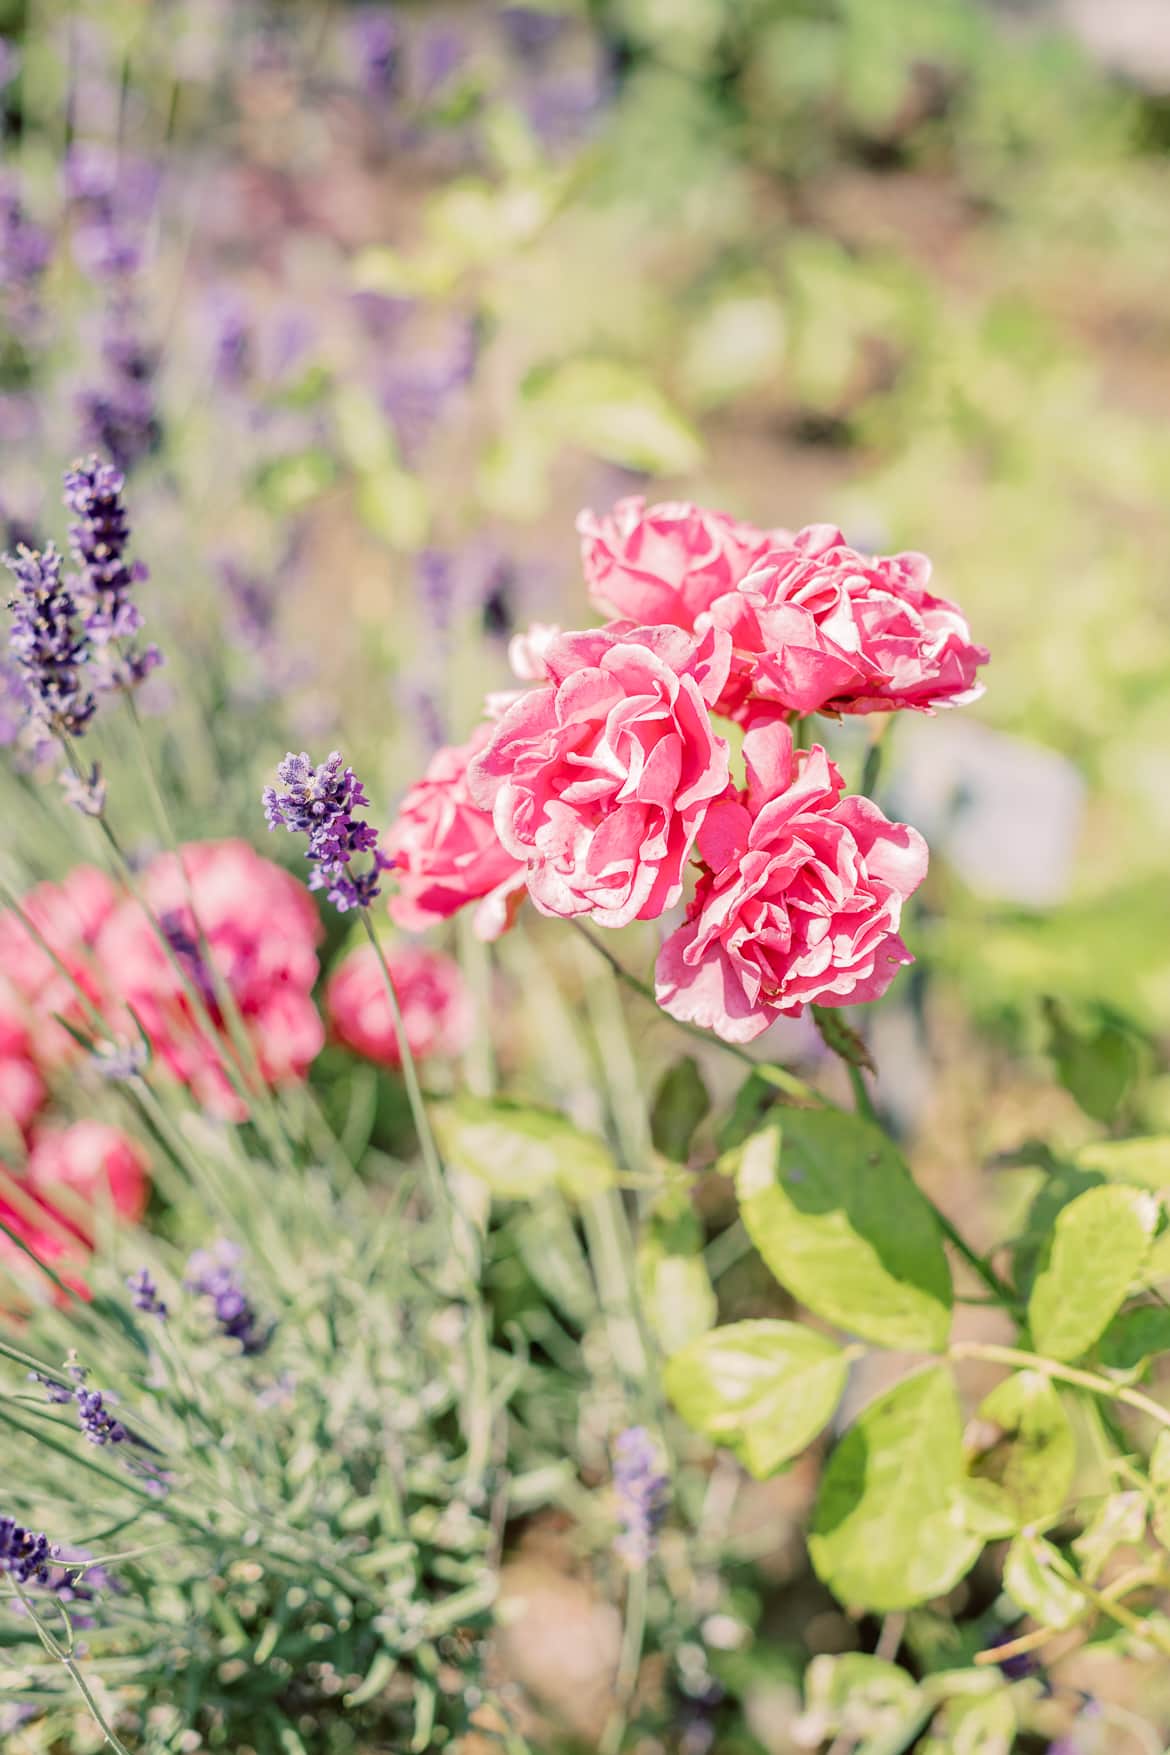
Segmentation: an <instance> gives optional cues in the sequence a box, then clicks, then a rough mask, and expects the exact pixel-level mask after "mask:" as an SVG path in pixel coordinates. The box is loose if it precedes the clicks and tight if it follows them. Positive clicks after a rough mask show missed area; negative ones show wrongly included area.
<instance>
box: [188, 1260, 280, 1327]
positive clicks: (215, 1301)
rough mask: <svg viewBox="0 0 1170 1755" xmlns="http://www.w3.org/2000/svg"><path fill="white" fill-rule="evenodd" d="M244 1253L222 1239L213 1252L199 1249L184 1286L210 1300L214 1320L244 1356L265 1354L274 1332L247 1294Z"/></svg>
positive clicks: (191, 1262) (189, 1265) (189, 1262)
mask: <svg viewBox="0 0 1170 1755" xmlns="http://www.w3.org/2000/svg"><path fill="white" fill-rule="evenodd" d="M242 1253H243V1252H242V1250H241V1249H240V1247H239V1245H238V1244H235V1243H229V1242H228V1241H227V1239H226V1238H223V1237H221V1238H220V1239H219V1240H218V1242H216V1243H214V1244H212V1246H211V1248H210V1249H197V1250H196V1251H195V1253H194V1255H193V1256H192V1257H191V1259H190V1260H189V1261H188V1263H187V1278H186V1280H185V1282H184V1284H185V1285H186V1286H187V1289H188V1291H191V1292H194V1293H196V1294H197V1295H198V1296H199V1297H201V1298H210V1300H211V1303H212V1307H213V1309H214V1311H215V1320H216V1322H217V1323H218V1324H219V1326H220V1328H221V1329H222V1330H223V1333H224V1334H225V1335H226V1336H227V1338H228V1339H229V1340H233V1341H239V1343H240V1351H241V1352H242V1353H262V1352H263V1351H264V1349H265V1347H266V1346H267V1345H268V1342H269V1339H270V1336H271V1332H272V1331H271V1329H269V1328H265V1327H264V1326H263V1325H262V1323H261V1321H260V1318H259V1317H258V1316H257V1314H256V1311H255V1309H254V1308H253V1305H252V1302H251V1300H250V1299H249V1297H248V1295H247V1293H246V1292H245V1290H244V1287H243V1284H242V1282H241V1280H240V1275H239V1263H240V1257H241V1255H242Z"/></svg>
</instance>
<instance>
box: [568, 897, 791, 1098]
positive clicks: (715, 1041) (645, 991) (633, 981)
mask: <svg viewBox="0 0 1170 1755" xmlns="http://www.w3.org/2000/svg"><path fill="white" fill-rule="evenodd" d="M569 925H570V926H573V927H575V928H576V930H577V931H578V932H579V933H580V935H581V937H582V938H583V939H584V940H585V943H586V944H587V945H591V946H592V947H593V949H594V950H595V951H596V952H597V955H598V956H599V957H604V958H605V961H606V962H607V963H608V964H609V966H610V968H611V969H612V970H613V972H614V974H615V975H616V976H617V978H618V980H619V981H624V982H625V984H626V986H627V987H630V988H632V989H633V991H634V992H635V993H639V994H641V996H642V998H643V999H645V1000H648V1001H649V1003H650V1004H651V1005H652V1006H653V1007H654V1008H655V1010H656V1011H659V1012H662V1008H661V1006H660V1005H659V1004H658V999H657V996H656V994H655V992H654V989H653V988H652V987H651V985H650V983H649V982H648V981H642V980H640V979H639V977H638V976H637V975H634V974H632V973H631V972H630V970H629V969H627V968H625V966H624V965H623V964H622V963H621V962H619V960H618V958H617V957H615V956H614V954H613V952H612V951H611V950H610V949H609V947H608V946H607V945H603V944H602V943H601V942H600V940H598V939H596V938H594V936H593V934H592V933H591V932H590V931H589V930H588V928H587V927H586V926H584V925H583V924H582V922H581V921H580V920H570V922H569ZM662 1015H663V1016H664V1017H667V1018H670V1021H671V1023H672V1024H673V1025H674V1027H675V1029H676V1030H684V1031H685V1032H686V1034H687V1035H688V1036H693V1037H694V1038H695V1039H696V1040H697V1041H699V1042H702V1043H704V1044H705V1045H706V1046H707V1047H708V1048H722V1049H723V1051H724V1053H726V1054H733V1055H734V1056H735V1058H736V1059H737V1060H741V1061H742V1062H743V1063H744V1065H745V1066H750V1067H752V1068H759V1069H761V1070H762V1069H763V1067H764V1065H765V1063H764V1062H763V1061H760V1060H757V1059H756V1057H755V1055H753V1054H749V1053H748V1051H747V1049H746V1048H741V1047H740V1046H739V1045H738V1043H735V1042H725V1041H724V1040H723V1038H722V1037H721V1036H715V1035H713V1034H712V1033H711V1031H710V1030H704V1029H702V1028H701V1026H700V1025H698V1024H688V1023H686V1022H685V1021H684V1020H683V1019H682V1018H671V1017H670V1013H669V1012H662ZM767 1070H768V1076H769V1078H770V1079H771V1081H772V1083H773V1084H774V1085H775V1086H776V1088H777V1090H779V1091H784V1092H786V1093H787V1095H788V1096H790V1097H795V1098H797V1099H798V1100H799V1101H800V1102H802V1103H815V1104H817V1105H818V1107H822V1108H823V1107H824V1106H825V1101H824V1098H823V1097H821V1096H819V1095H818V1094H817V1092H816V1091H814V1090H813V1088H812V1086H811V1085H806V1084H805V1082H804V1080H803V1079H798V1078H797V1077H796V1075H795V1073H790V1072H788V1071H787V1070H786V1069H785V1068H784V1067H782V1066H771V1065H769V1066H768V1068H767Z"/></svg>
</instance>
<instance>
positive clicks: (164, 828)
mask: <svg viewBox="0 0 1170 1755" xmlns="http://www.w3.org/2000/svg"><path fill="white" fill-rule="evenodd" d="M126 709H127V712H128V714H129V717H130V723H131V725H132V726H133V728H134V742H135V747H136V750H137V753H138V761H139V767H140V769H141V771H142V776H143V779H144V780H145V782H146V790H147V792H148V793H149V794H150V801H151V806H152V808H153V810H154V815H155V820H156V822H157V824H158V829H159V834H160V835H161V836H162V839H163V842H164V843H165V845H166V848H167V851H168V852H169V853H170V854H172V855H173V857H174V860H175V864H176V867H177V869H178V873H179V878H180V881H181V882H182V885H183V888H184V890H185V891H186V894H187V906H188V908H189V909H190V911H191V919H192V922H193V923H194V927H195V937H196V939H197V941H198V944H199V954H200V956H201V957H202V958H203V962H204V965H205V967H206V969H207V973H208V976H209V977H210V980H211V985H212V987H213V989H214V991H215V998H216V1003H217V1004H218V1006H219V1009H220V1011H221V1012H222V1014H223V1017H224V1021H225V1023H226V1024H227V1027H228V1034H229V1035H230V1037H231V1040H232V1046H233V1047H234V1048H235V1051H236V1053H237V1055H238V1056H239V1060H240V1066H241V1071H243V1069H244V1068H245V1066H246V1069H247V1077H248V1079H249V1082H250V1083H251V1084H252V1085H254V1087H255V1093H256V1094H258V1095H259V1098H260V1100H261V1101H262V1102H264V1103H266V1104H267V1105H268V1106H269V1108H270V1109H271V1110H272V1113H273V1115H274V1117H276V1125H277V1127H279V1126H280V1122H279V1117H278V1116H277V1111H276V1105H275V1104H274V1103H273V1101H272V1096H271V1093H270V1092H269V1090H268V1087H267V1085H266V1084H265V1082H264V1076H263V1074H262V1072H261V1070H260V1062H259V1060H258V1059H257V1056H256V1049H255V1046H254V1044H253V1042H252V1038H251V1036H250V1035H249V1034H248V1030H247V1026H246V1025H245V1023H244V1018H243V1014H242V1013H241V1011H240V1008H239V1006H238V1005H237V1004H236V996H235V994H234V993H233V991H232V987H231V983H230V982H228V981H227V980H225V979H224V976H223V973H222V971H221V970H220V968H219V965H218V964H217V963H216V961H215V958H214V957H213V956H212V954H211V946H210V944H209V943H208V940H207V934H206V933H205V932H204V930H203V923H202V921H201V920H200V918H199V914H198V911H197V910H196V907H195V896H194V893H193V891H192V888H191V880H190V877H189V876H188V874H187V867H186V866H185V864H184V863H183V856H182V853H181V851H180V848H179V838H178V836H177V835H176V833H175V828H174V824H173V823H172V821H171V813H170V811H169V810H168V809H167V804H166V800H165V798H164V797H163V793H162V788H161V787H160V786H159V783H158V775H157V774H156V773H155V769H154V763H153V761H152V760H151V756H150V749H149V747H148V745H147V742H146V733H145V732H144V731H143V728H142V717H141V715H140V713H139V711H138V703H137V701H136V700H135V699H134V695H133V693H132V692H127V694H126ZM285 1162H286V1166H287V1157H286V1160H285Z"/></svg>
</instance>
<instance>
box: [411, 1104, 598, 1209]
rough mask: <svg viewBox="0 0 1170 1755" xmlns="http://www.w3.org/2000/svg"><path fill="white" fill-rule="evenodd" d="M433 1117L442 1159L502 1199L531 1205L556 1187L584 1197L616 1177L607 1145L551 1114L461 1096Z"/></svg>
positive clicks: (434, 1108)
mask: <svg viewBox="0 0 1170 1755" xmlns="http://www.w3.org/2000/svg"><path fill="white" fill-rule="evenodd" d="M431 1116H432V1121H433V1124H434V1129H435V1134H436V1137H437V1139H438V1142H439V1148H440V1150H441V1152H442V1154H443V1156H444V1158H445V1159H447V1161H448V1162H449V1163H451V1164H452V1165H454V1166H455V1167H457V1168H458V1169H460V1170H464V1171H466V1172H467V1174H468V1175H469V1176H478V1177H480V1178H481V1179H482V1180H483V1181H484V1182H486V1183H487V1184H488V1186H489V1188H490V1189H491V1191H492V1193H493V1195H495V1196H497V1197H498V1198H500V1199H503V1200H528V1199H531V1198H532V1197H533V1196H534V1195H537V1194H540V1193H542V1192H543V1191H544V1190H545V1189H547V1188H550V1187H554V1186H555V1187H558V1188H560V1189H561V1191H562V1192H563V1193H565V1194H567V1195H571V1196H572V1197H574V1198H578V1199H579V1198H584V1197H585V1196H586V1195H589V1194H594V1193H596V1192H597V1191H598V1190H599V1189H602V1188H605V1187H607V1186H608V1185H609V1184H610V1183H612V1182H613V1181H614V1179H615V1177H616V1175H617V1166H616V1165H615V1163H614V1159H613V1154H612V1153H611V1152H610V1149H609V1147H608V1146H607V1145H606V1143H605V1141H604V1140H602V1139H599V1138H598V1137H597V1136H596V1135H595V1134H590V1133H583V1132H582V1131H581V1130H580V1129H579V1128H576V1127H574V1126H573V1124H572V1122H569V1121H566V1120H565V1119H564V1117H563V1116H561V1115H557V1114H555V1113H554V1112H553V1111H552V1110H548V1109H535V1108H530V1107H528V1106H527V1105H525V1104H523V1103H510V1102H507V1101H505V1100H504V1099H502V1098H499V1099H496V1100H495V1101H491V1100H489V1099H487V1098H483V1097H472V1096H468V1095H463V1096H459V1097H456V1098H455V1099H454V1100H453V1101H451V1102H449V1103H436V1104H434V1105H432V1109H431Z"/></svg>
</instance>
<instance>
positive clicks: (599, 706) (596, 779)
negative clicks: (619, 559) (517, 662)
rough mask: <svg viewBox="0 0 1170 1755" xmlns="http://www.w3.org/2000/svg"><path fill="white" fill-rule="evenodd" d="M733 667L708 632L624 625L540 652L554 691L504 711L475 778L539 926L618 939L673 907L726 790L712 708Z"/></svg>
mask: <svg viewBox="0 0 1170 1755" xmlns="http://www.w3.org/2000/svg"><path fill="white" fill-rule="evenodd" d="M729 657H730V652H729V647H728V642H727V639H726V637H725V636H720V635H718V634H716V633H714V632H713V631H712V632H709V633H708V634H707V635H705V636H704V637H703V638H702V639H695V638H693V637H692V636H690V635H687V634H685V633H683V632H682V631H681V630H680V629H678V628H670V627H659V628H637V627H624V626H623V625H622V624H617V628H616V630H611V629H606V628H599V629H596V630H593V631H590V632H588V633H581V634H562V635H561V636H560V637H559V638H558V639H556V640H554V641H553V642H552V643H551V644H550V645H549V646H548V647H547V648H546V650H545V653H544V662H545V666H546V669H547V672H548V680H547V681H546V682H544V683H543V684H541V685H540V686H538V687H536V688H534V689H532V690H530V691H529V692H528V693H526V694H524V695H522V696H521V697H520V699H519V700H518V701H516V702H515V703H514V705H513V706H511V707H510V708H508V710H507V711H506V712H505V714H504V716H503V718H502V719H501V720H500V721H499V723H498V724H497V725H496V727H495V729H494V731H493V732H492V735H491V737H490V738H489V740H488V741H487V742H486V744H485V746H484V747H483V749H482V750H481V751H480V753H479V754H478V755H477V756H476V757H475V759H474V761H473V762H472V764H471V767H470V770H469V782H470V789H471V793H472V797H473V798H474V799H475V800H476V802H477V803H479V804H480V805H482V806H483V807H484V808H485V809H487V808H488V807H489V806H490V808H491V810H492V814H493V819H494V822H495V827H496V832H497V834H498V835H499V838H500V841H501V843H502V844H503V846H504V847H505V848H507V850H508V852H509V853H510V854H511V855H512V856H513V857H514V858H515V859H517V860H520V861H523V862H524V863H525V866H526V869H527V878H528V891H529V894H530V895H531V897H532V899H533V901H534V902H535V903H536V905H537V907H538V908H539V909H540V910H541V911H542V913H545V914H557V915H561V916H564V917H572V916H573V915H578V914H588V915H590V916H591V917H592V918H593V919H594V920H596V921H597V923H598V925H600V926H625V925H627V924H628V923H629V922H630V921H631V920H636V919H644V920H653V919H656V918H657V916H658V915H660V914H661V913H662V912H663V910H664V909H666V908H669V907H671V906H672V905H673V903H675V902H676V901H677V900H678V898H679V896H680V895H681V894H682V882H683V869H684V866H685V865H686V862H687V860H688V858H689V857H690V851H691V848H692V846H693V845H694V840H695V836H696V834H697V833H698V830H699V825H700V824H701V822H702V820H703V816H704V814H705V812H706V810H707V807H708V805H709V804H710V802H711V800H712V799H713V798H717V797H718V796H719V794H720V793H721V792H722V791H723V790H724V788H725V787H726V785H727V744H726V742H725V740H724V739H723V738H721V737H719V736H717V735H716V733H715V732H714V730H713V729H712V726H711V719H710V712H709V709H710V707H711V704H712V703H713V702H714V701H715V700H716V699H718V696H719V694H720V692H721V690H722V688H723V686H724V684H725V682H726V679H727V668H728V662H729Z"/></svg>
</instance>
